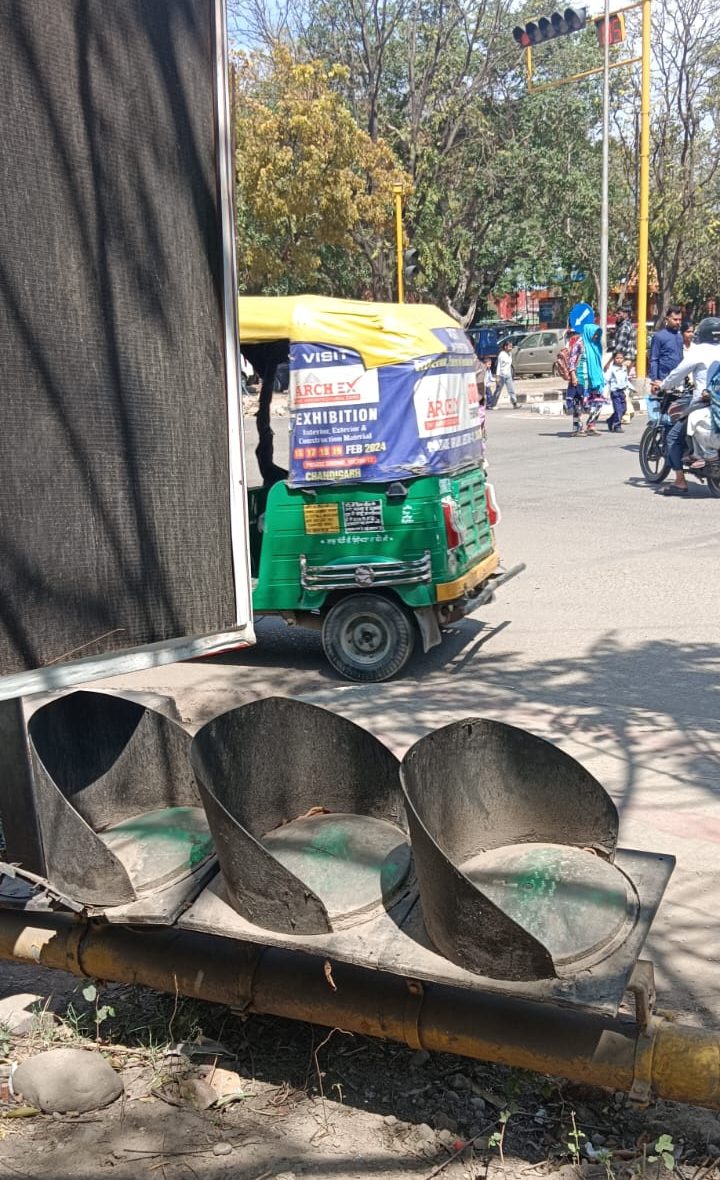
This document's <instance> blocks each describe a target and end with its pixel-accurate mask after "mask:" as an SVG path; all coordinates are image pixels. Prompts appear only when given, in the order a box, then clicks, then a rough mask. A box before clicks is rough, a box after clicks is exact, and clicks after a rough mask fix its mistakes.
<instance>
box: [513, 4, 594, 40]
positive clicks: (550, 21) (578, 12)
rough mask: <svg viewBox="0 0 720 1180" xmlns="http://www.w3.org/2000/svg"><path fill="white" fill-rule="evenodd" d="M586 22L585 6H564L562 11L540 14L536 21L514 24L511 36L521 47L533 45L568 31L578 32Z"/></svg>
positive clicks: (565, 35) (565, 34) (563, 34)
mask: <svg viewBox="0 0 720 1180" xmlns="http://www.w3.org/2000/svg"><path fill="white" fill-rule="evenodd" d="M586 24H587V8H585V7H583V8H565V9H563V10H562V12H553V13H551V14H550V16H549V17H548V16H541V17H539V19H538V20H536V21H528V23H527V24H526V25H524V26H523V25H516V26H515V28H514V29H513V37H514V38H515V40H516V41H517V43H518V45H520V46H521V47H522V48H523V49H527V48H529V47H530V46H533V45H542V44H543V42H545V41H552V40H554V39H555V38H556V37H567V36H568V35H569V34H570V33H579V32H580V31H581V29H584V28H585V26H586Z"/></svg>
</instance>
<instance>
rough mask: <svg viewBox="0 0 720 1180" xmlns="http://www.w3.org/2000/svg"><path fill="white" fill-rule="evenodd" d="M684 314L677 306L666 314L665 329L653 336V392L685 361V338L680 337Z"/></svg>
mask: <svg viewBox="0 0 720 1180" xmlns="http://www.w3.org/2000/svg"><path fill="white" fill-rule="evenodd" d="M681 322H682V312H681V310H680V308H679V307H678V306H677V304H671V306H670V307H669V308H668V309H667V311H666V312H665V327H664V328H661V329H660V331H659V332H656V333H655V335H654V336H653V342H652V346H651V348H650V383H651V384H650V388H651V389H652V390H653V392H654V391H655V390H656V389H657V388H658V386H659V385H660V382H661V381H664V380H665V378H666V377H667V375H668V373H672V371H673V369H675V368H677V366H678V365H679V364H680V362H681V361H682V359H683V338H682V336H681V335H680V324H681Z"/></svg>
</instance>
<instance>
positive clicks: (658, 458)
mask: <svg viewBox="0 0 720 1180" xmlns="http://www.w3.org/2000/svg"><path fill="white" fill-rule="evenodd" d="M664 443H665V432H664V430H663V428H662V426H646V427H645V429H644V431H643V435H642V438H641V439H640V456H639V458H640V470H641V471H642V473H643V476H644V477H645V479H646V480H647V482H648V483H662V481H663V480H664V479H665V476H666V475H667V474H668V472H669V470H670V464H669V463H668V461H667V459H666V457H665V446H664Z"/></svg>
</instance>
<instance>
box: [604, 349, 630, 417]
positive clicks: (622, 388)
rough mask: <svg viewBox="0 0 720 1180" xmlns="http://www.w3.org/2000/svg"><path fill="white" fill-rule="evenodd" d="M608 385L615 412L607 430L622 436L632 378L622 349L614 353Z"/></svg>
mask: <svg viewBox="0 0 720 1180" xmlns="http://www.w3.org/2000/svg"><path fill="white" fill-rule="evenodd" d="M607 384H608V393H609V394H610V400H611V402H612V408H613V412H612V414H611V415H610V417H609V418H608V420H607V428H608V430H609V431H610V432H611V433H612V434H622V420H623V418H624V417H625V414H626V412H627V390H628V386H629V384H630V376H629V374H628V371H627V369H626V367H625V355H624V353H623V352H622V351H621V350H620V349H617V350H616V351H615V352H614V353H613V357H612V361H611V363H610V368H609V370H608V381H607Z"/></svg>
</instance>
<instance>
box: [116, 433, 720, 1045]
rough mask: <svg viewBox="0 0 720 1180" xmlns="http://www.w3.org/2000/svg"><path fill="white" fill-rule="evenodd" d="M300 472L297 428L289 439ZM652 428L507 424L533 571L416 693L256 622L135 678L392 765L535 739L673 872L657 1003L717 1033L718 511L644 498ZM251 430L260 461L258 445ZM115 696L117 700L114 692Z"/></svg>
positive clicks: (696, 496) (503, 470)
mask: <svg viewBox="0 0 720 1180" xmlns="http://www.w3.org/2000/svg"><path fill="white" fill-rule="evenodd" d="M275 425H276V434H277V439H276V443H277V452H278V458H279V459H280V460H281V461H282V459H283V457H284V455H283V449H284V452H285V454H286V453H287V442H286V429H287V420H286V419H281V420H278V421H276V424H275ZM643 425H644V419H642V418H639V419H638V418H636V419H635V421H634V422H633V424H632V425H631V426H629V427H628V428H627V430H626V432H625V433H624V434H620V435H610V434H608V433H607V432H605V433H603V434H602V435H601V436H600V437H597V438H580V439H574V438H571V437H570V436H569V422H568V419H566V418H542V417H540V416H537V415H533V414H530V413H526V412H524V411H522V410H520V411H517V412H512V411H510V410H506V411H503V410H498V411H495V412H494V413H493V415H491V418H490V423H489V456H490V473H491V478H492V480H493V482H494V483H495V485H496V489H497V492H498V496H499V499H500V504H501V507H502V510H503V521H502V523H501V525H500V527H499V529H498V534H497V535H498V541H499V545H500V548H501V552H502V556H503V559H504V562H505V564H506V565H512V564H514V563H515V562H518V561H525V562H526V563H527V571H526V573H525V574H523V575H522V576H521V577H519V578H517V579H515V580H514V581H512V582H510V583H509V584H508V585H507V586H505V587H503V588H502V589H501V590H500V591H499V593H498V597H497V601H496V602H495V603H493V604H492V605H489V606H486V607H484V608H482V609H481V610H479V611H478V612H477V613H476V614H475V615H473V616H472V617H471V618H469V619H466V620H465V621H464V622H462V623H461V624H459V625H458V626H456V627H454V628H453V630H452V633H451V634H450V635H449V636H448V637H447V639H446V642H445V643H444V645H443V646H442V647H441V648H440V649H435V650H434V651H433V652H431V653H430V654H429V655H428V656H426V657H423V656H418V657H415V658H414V660H413V663H412V664H411V665H410V668H409V670H408V671H407V672H406V674H405V675H404V676H403V678H402V679H400V680H398V681H395V682H391V683H388V684H384V685H379V686H378V685H373V686H357V685H350V684H346V683H343V682H341V681H339V680H338V679H337V677H336V676H335V674H334V673H333V672H332V671H331V670H330V669H329V667H328V666H327V665H326V664H325V661H324V659H323V656H322V652H321V648H320V640H319V635H318V634H317V633H315V632H309V631H300V630H297V629H288V628H286V627H285V626H284V625H283V624H280V623H278V622H277V621H275V620H261V621H260V622H259V623H258V628H257V630H258V644H257V647H256V648H255V649H254V650H252V651H248V652H244V653H237V654H234V655H232V656H226V657H219V658H216V659H214V660H207V661H202V662H196V663H195V664H184V665H181V666H175V667H172V668H167V667H166V668H161V669H157V670H156V671H155V672H153V673H151V674H149V673H141V674H140V673H138V674H136V675H134V676H130V677H125V678H123V681H122V686H123V687H125V688H131V689H133V690H134V691H141V690H143V691H148V692H150V693H151V695H152V697H153V700H154V701H155V702H156V703H159V704H160V705H161V706H163V707H168V708H169V707H172V704H171V702H172V700H174V701H176V703H177V706H178V708H179V709H180V712H181V714H182V715H183V716H184V717H185V718H186V719H188V720H190V721H192V722H194V723H199V722H201V721H202V720H204V719H206V718H207V717H209V716H211V715H212V714H213V713H217V712H220V711H223V710H225V709H228V708H231V707H232V706H233V705H235V704H237V703H239V702H242V701H245V700H250V699H253V698H255V697H258V696H263V695H269V694H292V695H297V696H301V697H302V698H304V699H305V700H308V701H312V702H314V703H316V704H319V705H322V706H325V707H327V708H330V709H334V710H337V711H338V712H340V713H343V714H345V715H346V716H348V717H350V718H351V719H352V720H354V721H356V722H359V723H360V724H362V725H365V726H367V727H368V728H369V729H371V730H372V731H373V732H375V733H376V734H377V735H378V736H379V737H381V738H382V739H383V740H385V741H386V742H388V744H390V745H391V746H392V747H393V748H394V749H395V751H396V752H397V753H398V754H402V753H403V751H404V750H405V749H406V748H407V746H408V745H409V744H411V743H412V742H413V741H414V740H415V739H416V738H418V737H419V736H420V735H422V734H423V733H425V732H426V731H427V730H429V729H431V728H435V727H437V726H440V725H443V724H444V723H446V722H448V721H450V720H453V719H457V718H462V717H466V716H486V717H494V718H499V719H502V720H504V721H506V722H509V723H511V724H513V725H519V726H523V727H525V728H527V729H530V730H532V731H533V732H535V733H537V734H540V735H541V736H543V737H546V738H549V739H550V740H552V741H554V742H556V743H557V744H558V745H560V746H561V747H562V748H563V749H564V750H566V751H568V752H569V753H570V754H572V755H574V756H575V757H576V758H579V759H580V760H581V761H582V762H583V763H584V764H585V765H586V766H587V767H588V769H589V770H590V771H591V772H592V773H593V774H594V775H596V777H597V778H598V779H600V781H601V782H602V783H603V784H604V785H605V787H606V788H607V789H608V790H609V791H610V793H611V794H612V796H613V798H614V800H615V802H616V804H617V806H618V808H619V811H620V843H621V845H624V846H625V847H635V848H641V849H647V850H651V851H658V852H665V853H673V854H674V855H675V856H676V857H677V862H678V863H677V868H676V871H675V874H674V876H673V879H672V881H671V883H670V887H669V889H668V892H667V894H666V897H665V900H664V902H663V905H662V907H661V910H660V914H659V916H658V918H657V919H656V922H655V924H654V926H653V930H652V932H651V936H650V940H649V943H648V947H647V950H648V951H649V953H650V955H651V957H652V958H653V959H654V961H655V965H656V972H657V977H658V983H659V989H658V990H659V1003H660V1005H661V1006H663V1007H672V1008H674V1009H676V1010H678V1011H680V1012H682V1013H683V1014H684V1015H685V1016H686V1017H689V1018H690V1019H693V1020H696V1021H697V1022H699V1023H703V1024H706V1025H711V1024H712V1025H714V1026H716V1027H717V1026H718V1025H720V988H718V985H717V978H718V974H717V972H718V960H719V959H720V773H719V769H720V762H719V760H718V754H719V753H720V688H719V684H720V640H719V639H718V628H717V604H718V593H717V581H718V578H717V570H718V558H717V554H718V545H719V543H720V501H717V500H713V499H712V498H710V496H709V494H708V493H707V492H706V491H705V489H704V488H703V487H701V485H699V484H695V486H694V488H693V492H692V494H691V496H690V497H689V498H688V499H685V500H683V499H670V500H667V499H665V500H664V499H662V498H661V497H660V496H658V495H656V494H654V492H653V491H652V490H651V489H649V488H648V487H647V486H646V485H645V484H644V483H643V481H642V480H641V478H640V475H639V468H638V459H637V450H638V441H639V437H640V434H641V431H642V428H643ZM251 434H252V423H250V428H249V430H248V442H249V444H250V446H252V438H251V437H250V436H251ZM103 683H104V685H105V686H106V687H120V685H119V683H118V682H117V681H107V682H103Z"/></svg>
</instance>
